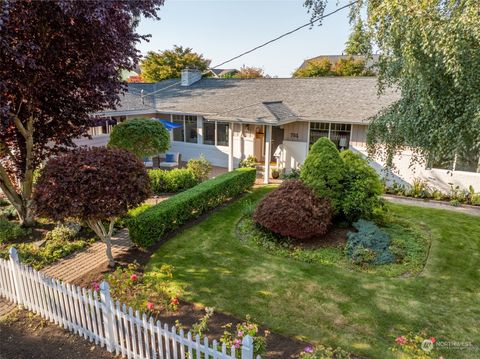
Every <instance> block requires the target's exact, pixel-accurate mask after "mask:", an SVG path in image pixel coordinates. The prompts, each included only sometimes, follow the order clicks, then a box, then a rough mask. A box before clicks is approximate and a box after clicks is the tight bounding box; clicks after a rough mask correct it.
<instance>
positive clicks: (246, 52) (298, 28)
mask: <svg viewBox="0 0 480 359" xmlns="http://www.w3.org/2000/svg"><path fill="white" fill-rule="evenodd" d="M358 1H359V0H356V1H353V2H351V3H349V4H347V5H344V6H342V7H339V8H338V9H336V10H334V11H332V12H330V13H328V14H325V15H322V16H320V17H319V18H316V19H315V20H312V21H310V22H308V23H306V24H304V25H302V26H299V27H297V28H295V29H293V30H291V31H288V32H286V33H284V34H282V35H280V36H277V37H276V38H274V39H272V40H269V41H267V42H264V43H263V44H261V45H258V46H256V47H254V48H252V49H250V50H248V51H245V52H242V53H241V54H240V55H237V56H234V57H232V58H231V59H229V60H227V61H224V62H222V63H220V64H218V65H216V66H213V67H211V69H215V68H217V67H219V66H222V65H225V64H226V63H229V62H231V61H233V60H236V59H238V58H240V57H242V56H245V55H247V54H249V53H251V52H253V51H256V50H258V49H260V48H262V47H265V46H267V45H269V44H271V43H272V42H275V41H278V40H280V39H281V38H284V37H285V36H288V35H291V34H293V33H294V32H297V31H299V30H301V29H303V28H305V27H307V26H311V25H312V24H314V23H316V22H318V21H320V20H323V19H325V18H327V17H329V16H331V15H333V14H336V13H337V12H339V11H341V10H343V9H346V8H347V7H350V6H352V5H354V4H356V3H357V2H358Z"/></svg>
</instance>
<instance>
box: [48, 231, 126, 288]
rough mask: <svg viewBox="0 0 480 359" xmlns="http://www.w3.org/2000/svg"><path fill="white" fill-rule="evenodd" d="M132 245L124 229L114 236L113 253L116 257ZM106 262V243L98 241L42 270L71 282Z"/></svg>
mask: <svg viewBox="0 0 480 359" xmlns="http://www.w3.org/2000/svg"><path fill="white" fill-rule="evenodd" d="M131 246H132V242H131V241H130V239H129V237H128V230H127V229H122V230H120V231H118V232H117V233H116V234H115V235H114V236H112V253H113V256H114V257H118V256H120V255H122V254H124V253H125V252H127V251H128V249H129V248H130V247H131ZM106 263H108V259H107V256H106V254H105V244H104V243H103V242H101V241H97V242H95V243H93V244H92V245H91V246H90V247H88V248H86V249H84V250H81V251H78V252H75V253H74V254H72V255H70V256H67V257H65V258H62V259H60V260H59V261H57V262H55V263H54V264H52V265H50V266H48V267H45V268H43V269H42V270H41V271H42V272H43V273H45V274H47V275H49V276H51V277H54V278H56V279H61V280H63V281H64V282H71V281H73V280H75V279H77V278H79V277H82V276H84V275H85V274H87V273H88V272H90V271H91V270H93V269H95V268H97V267H98V266H100V265H103V264H106Z"/></svg>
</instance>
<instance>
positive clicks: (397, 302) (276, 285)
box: [146, 187, 480, 358]
mask: <svg viewBox="0 0 480 359" xmlns="http://www.w3.org/2000/svg"><path fill="white" fill-rule="evenodd" d="M270 189H271V187H270V188H269V187H262V188H257V189H255V190H253V192H252V193H251V194H249V195H247V196H245V197H243V198H242V199H240V200H239V201H237V202H235V203H233V204H232V205H230V206H228V207H226V208H224V209H222V210H220V211H218V212H215V213H213V214H212V215H211V216H210V217H209V218H207V219H206V220H205V221H203V222H201V223H199V224H198V225H196V226H194V227H191V228H189V229H187V230H185V231H184V232H182V233H179V234H178V235H177V236H176V237H174V238H172V239H171V240H170V241H168V242H167V243H165V245H163V246H162V247H160V249H159V250H158V251H157V252H156V253H155V254H154V255H153V256H152V259H151V261H150V263H149V265H148V266H147V268H146V270H147V271H151V272H155V270H156V269H157V268H160V266H161V265H162V264H164V263H167V264H171V265H173V266H174V267H175V275H174V281H175V282H176V283H175V284H176V285H178V286H180V287H181V288H183V295H182V297H183V298H184V299H186V300H189V301H193V302H199V303H202V304H203V305H206V306H213V307H215V308H216V309H217V310H219V311H222V312H225V313H229V314H232V315H234V316H236V317H239V318H242V317H244V316H245V315H246V314H250V315H252V317H253V318H254V319H255V320H257V321H258V322H260V323H261V324H264V325H266V326H268V327H269V328H271V329H272V330H273V331H276V332H279V333H282V334H286V335H289V336H294V337H297V338H302V339H305V340H308V341H311V342H314V343H321V344H325V345H330V346H341V347H343V348H344V349H347V350H350V351H352V352H355V353H357V354H361V355H367V356H371V357H374V358H390V357H394V356H393V353H392V352H391V351H390V350H389V348H390V347H392V346H393V343H394V339H395V337H396V336H398V335H403V334H406V333H407V332H410V331H413V332H418V331H420V330H422V329H425V330H426V331H427V332H428V335H432V336H435V337H437V338H438V339H439V340H441V341H464V342H473V343H475V344H477V345H479V344H480V343H479V342H480V329H479V328H480V306H479V305H478V303H480V291H479V286H478V283H480V271H479V268H480V221H479V220H478V218H475V217H473V216H468V215H464V214H459V213H453V212H450V211H444V210H433V209H426V208H420V207H413V206H402V205H389V207H390V209H391V210H392V211H393V212H394V214H395V215H396V216H397V217H398V218H401V219H402V220H404V221H407V222H411V223H415V224H417V225H419V226H422V227H424V228H427V229H428V231H429V232H430V234H431V241H432V243H431V248H430V254H429V258H428V261H427V264H426V266H425V268H424V270H423V271H422V272H421V274H420V275H419V276H416V277H408V278H386V277H381V276H378V275H375V274H371V273H364V272H358V271H352V270H348V269H344V268H339V267H337V266H331V265H321V264H318V263H304V262H301V261H297V260H294V259H290V258H282V257H278V256H273V255H270V254H268V253H266V252H265V251H264V250H261V249H259V248H258V247H256V246H252V245H247V244H245V243H243V242H241V241H239V240H238V238H237V237H236V235H235V224H236V223H237V222H238V220H239V219H240V217H241V216H242V213H243V211H242V209H243V207H244V206H245V204H246V203H248V202H249V201H250V202H251V201H258V200H259V199H260V198H261V197H262V196H264V195H265V194H266V193H267V192H268V191H269V190H270ZM152 274H153V273H152ZM440 353H441V354H442V355H444V356H446V357H448V358H462V357H464V358H470V357H472V355H473V356H475V354H478V353H479V352H476V353H473V352H471V351H470V352H469V351H459V350H448V349H444V350H443V351H440Z"/></svg>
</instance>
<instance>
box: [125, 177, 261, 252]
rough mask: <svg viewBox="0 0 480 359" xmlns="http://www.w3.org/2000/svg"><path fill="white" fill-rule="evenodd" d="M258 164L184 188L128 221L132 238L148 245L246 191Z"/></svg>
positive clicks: (139, 243) (252, 181)
mask: <svg viewBox="0 0 480 359" xmlns="http://www.w3.org/2000/svg"><path fill="white" fill-rule="evenodd" d="M255 173H256V171H255V169H254V168H239V169H237V170H235V171H232V172H227V173H224V174H222V175H220V176H218V177H215V178H213V179H211V180H208V181H205V182H203V183H200V184H199V185H197V186H195V187H193V188H190V189H188V190H186V191H185V192H181V193H179V194H177V195H175V196H173V197H170V198H169V199H167V200H165V201H163V202H161V203H159V204H157V205H155V206H152V207H150V208H148V209H146V210H145V211H142V212H141V213H139V214H138V215H135V216H133V217H132V218H131V219H130V220H129V221H128V222H127V226H128V230H129V233H130V238H131V240H132V241H133V242H134V243H135V244H137V245H138V246H141V247H148V246H150V245H152V244H153V243H155V242H157V241H159V240H160V239H161V238H162V236H163V235H164V234H165V233H167V232H169V231H172V230H174V229H176V228H178V227H180V226H181V225H182V224H184V223H186V222H187V221H189V220H191V219H194V218H197V217H199V216H200V215H202V214H203V213H205V212H207V211H209V210H211V209H213V208H215V207H217V206H219V205H221V204H222V203H224V202H226V201H228V200H229V199H231V198H233V197H235V196H238V195H240V194H242V193H243V192H244V191H245V190H247V189H249V188H250V187H252V186H253V184H254V182H255V177H256V176H255Z"/></svg>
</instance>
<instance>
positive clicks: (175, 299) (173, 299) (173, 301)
mask: <svg viewBox="0 0 480 359" xmlns="http://www.w3.org/2000/svg"><path fill="white" fill-rule="evenodd" d="M178 303H180V302H179V301H178V298H172V299H171V300H170V304H171V305H178Z"/></svg>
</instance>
